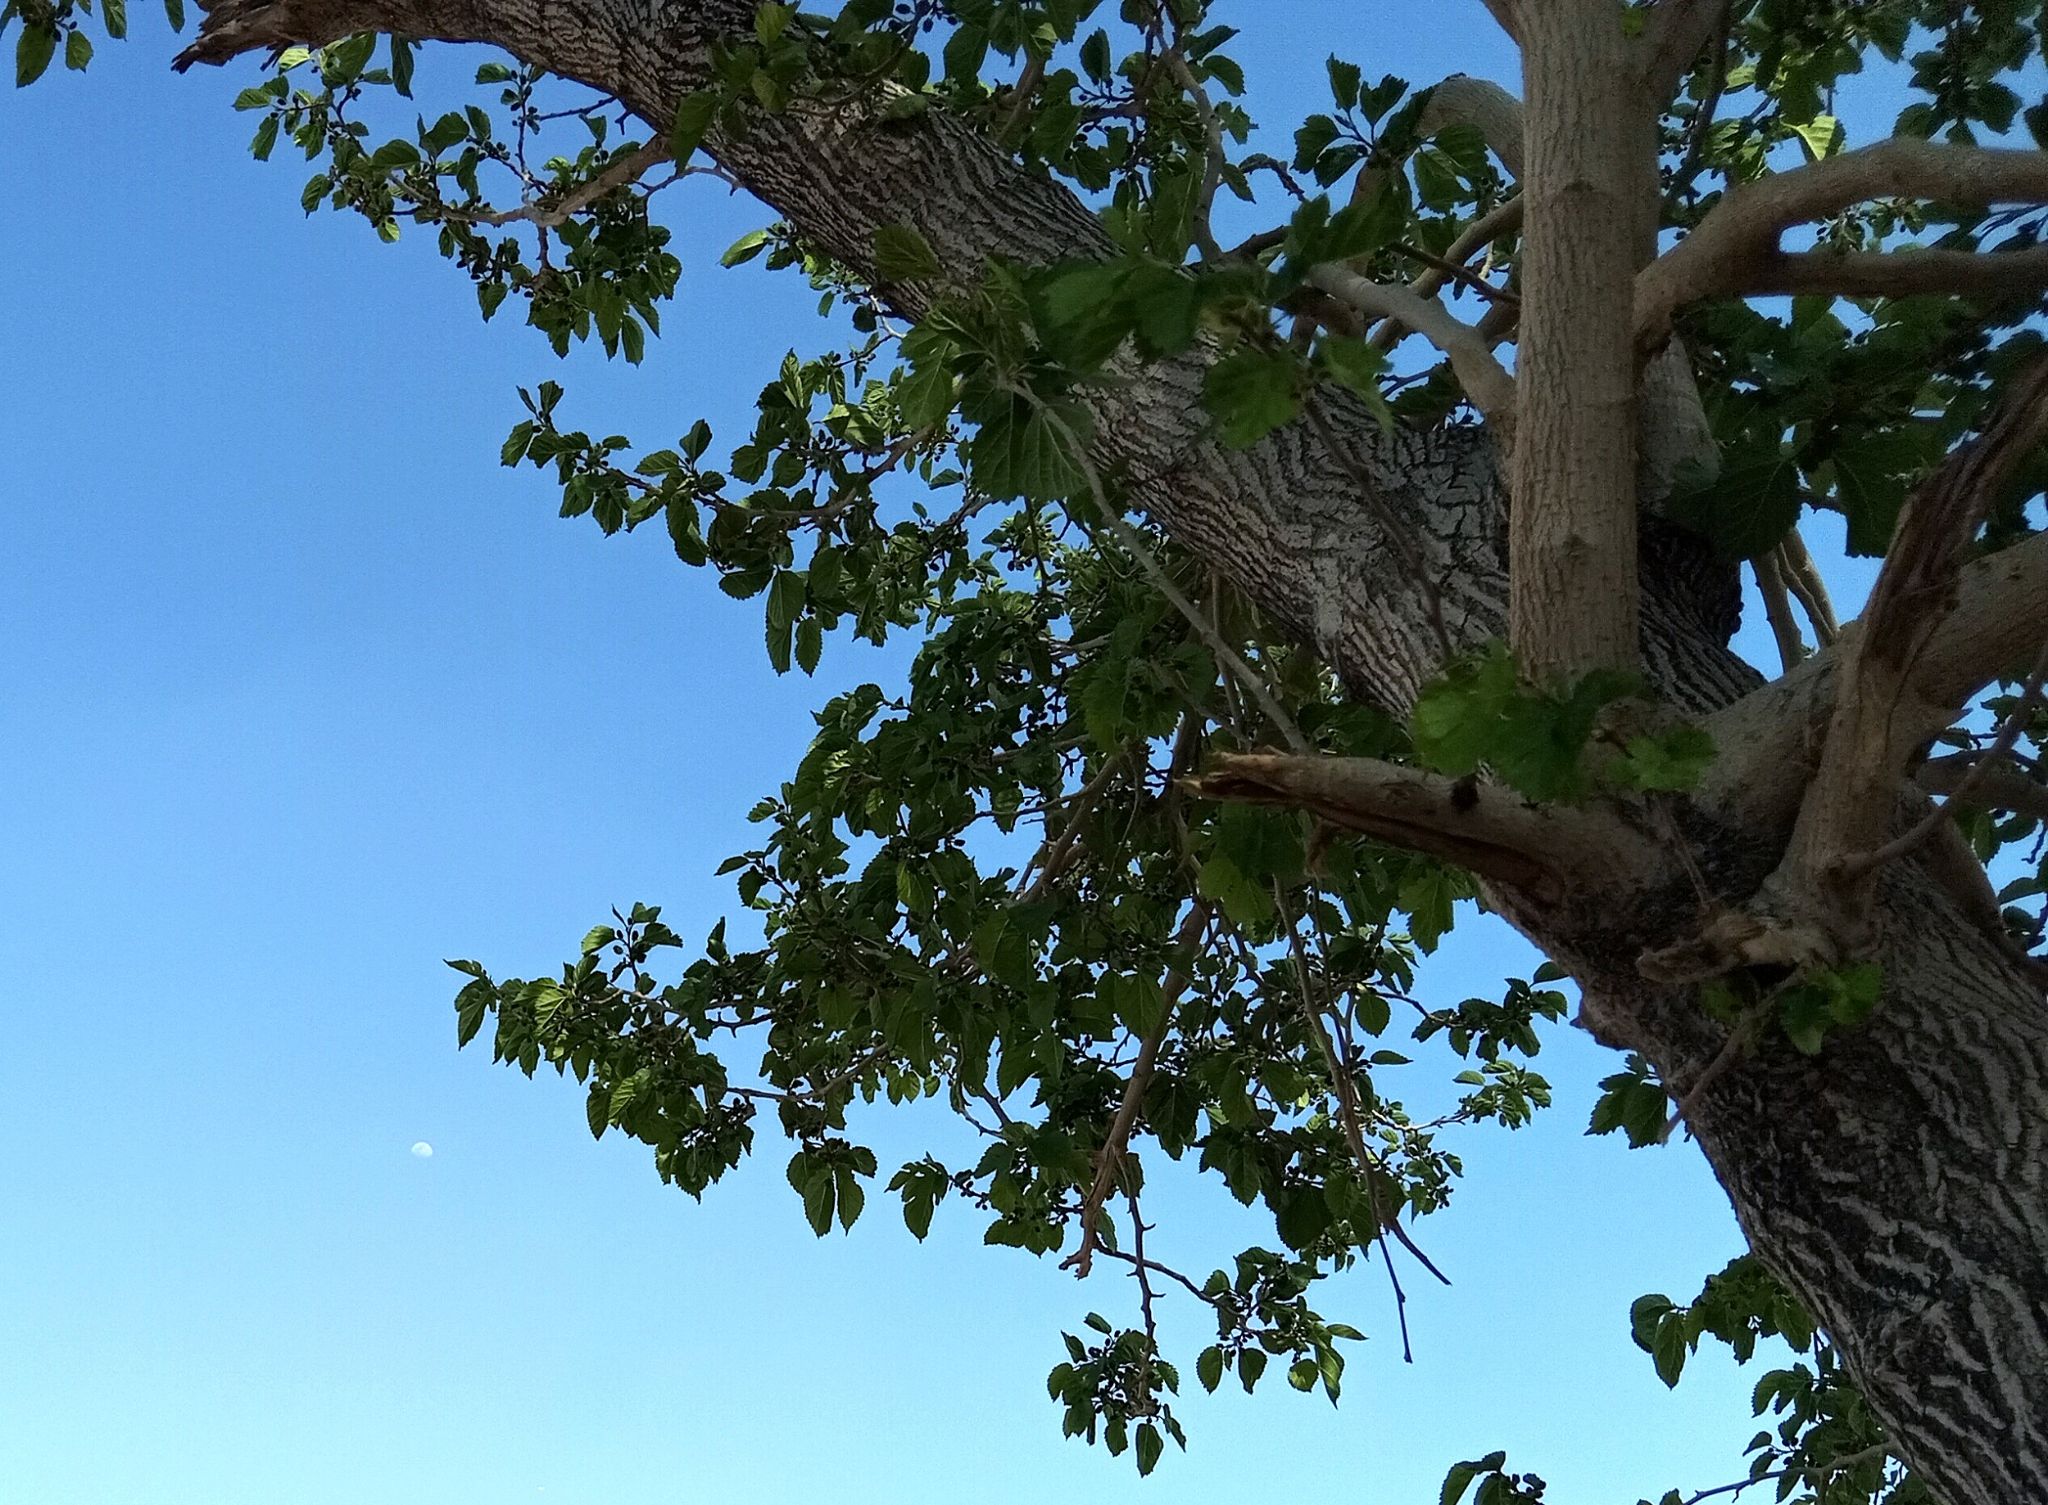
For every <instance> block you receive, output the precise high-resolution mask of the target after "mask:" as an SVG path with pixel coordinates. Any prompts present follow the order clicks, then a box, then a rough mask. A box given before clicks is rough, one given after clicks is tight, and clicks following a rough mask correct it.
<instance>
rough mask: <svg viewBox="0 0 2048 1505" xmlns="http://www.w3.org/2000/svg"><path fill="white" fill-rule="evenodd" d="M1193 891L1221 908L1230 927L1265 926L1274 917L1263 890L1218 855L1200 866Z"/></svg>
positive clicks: (1238, 868) (1234, 865) (1232, 864)
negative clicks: (1198, 891)
mask: <svg viewBox="0 0 2048 1505" xmlns="http://www.w3.org/2000/svg"><path fill="white" fill-rule="evenodd" d="M1196 887H1197V888H1198V889H1199V890H1200V891H1201V892H1202V894H1203V895H1204V896H1206V897H1208V898H1211V899H1214V900H1215V901H1216V902H1217V903H1218V904H1221V905H1222V906H1223V912H1224V913H1225V914H1226V915H1228V916H1229V917H1230V920H1231V923H1232V924H1234V925H1238V926H1240V927H1247V926H1249V927H1256V926H1262V925H1264V924H1265V923H1266V922H1267V921H1268V920H1270V919H1271V918H1272V917H1273V901H1272V900H1271V899H1270V898H1269V897H1267V894H1266V890H1265V889H1264V888H1262V887H1261V886H1260V885H1259V884H1257V883H1255V882H1254V881H1253V880H1252V879H1251V878H1249V877H1247V876H1246V874H1245V872H1244V870H1243V869H1242V868H1240V867H1239V866H1238V865H1237V864H1236V863H1235V862H1232V861H1231V860H1230V859H1229V858H1228V857H1225V856H1223V855H1221V854H1220V853H1219V854H1218V855H1216V856H1214V857H1211V858H1210V859H1209V860H1208V861H1207V862H1205V863H1203V864H1202V870H1201V872H1200V873H1199V874H1198V875H1197V878H1196Z"/></svg>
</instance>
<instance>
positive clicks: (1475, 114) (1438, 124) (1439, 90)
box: [1415, 73, 1523, 179]
mask: <svg viewBox="0 0 2048 1505" xmlns="http://www.w3.org/2000/svg"><path fill="white" fill-rule="evenodd" d="M1450 125H1469V126H1471V127H1473V128H1474V129H1475V130H1477V131H1478V132H1479V134H1480V136H1481V137H1482V138H1483V139H1484V140H1485V142H1486V147H1487V150H1488V151H1490V152H1492V153H1493V154H1494V155H1495V156H1496V157H1498V158H1500V161H1501V165H1502V166H1503V167H1505V168H1506V169H1507V170H1508V176H1509V177H1511V178H1516V179H1519V178H1520V177H1521V176H1522V150H1523V148H1522V102H1521V101H1520V100H1519V99H1517V98H1515V96H1514V95H1512V94H1510V93H1509V92H1508V91H1507V90H1506V89H1503V88H1502V87H1501V86H1500V85H1499V84H1497V83H1494V82H1493V81H1492V80H1491V79H1484V78H1474V77H1472V76H1471V75H1470V74H1467V73H1453V74H1452V75H1451V76H1450V77H1449V78H1447V79H1445V80H1444V81H1443V82H1442V83H1440V84H1438V85H1436V87H1434V88H1433V89H1431V90H1430V91H1429V102H1428V103H1427V104H1425V105H1424V106H1423V107H1422V114H1421V116H1420V117H1419V118H1418V119H1417V120H1416V122H1415V135H1416V139H1417V140H1419V141H1427V140H1428V139H1429V138H1430V137H1432V136H1434V135H1435V134H1436V133H1437V132H1438V131H1441V130H1442V129H1443V128H1444V127H1445V126H1450Z"/></svg>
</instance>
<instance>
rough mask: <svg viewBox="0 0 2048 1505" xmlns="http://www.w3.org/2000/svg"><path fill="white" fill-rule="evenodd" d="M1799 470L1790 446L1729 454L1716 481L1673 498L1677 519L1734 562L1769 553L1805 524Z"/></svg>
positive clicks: (1683, 487)
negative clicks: (1797, 524) (1795, 527)
mask: <svg viewBox="0 0 2048 1505" xmlns="http://www.w3.org/2000/svg"><path fill="white" fill-rule="evenodd" d="M1800 501H1801V497H1800V489H1799V467H1798V465H1797V463H1796V462H1795V461H1794V459H1793V455H1792V451H1791V450H1790V449H1787V448H1785V447H1784V446H1782V445H1780V446H1773V447H1768V448H1755V449H1750V450H1748V451H1745V452H1742V453H1738V454H1735V455H1731V456H1729V457H1728V458H1727V459H1726V460H1724V461H1723V462H1722V465H1721V472H1720V474H1719V475H1717V476H1716V477H1714V479H1713V480H1711V481H1707V482H1704V483H1700V482H1695V483H1694V484H1692V485H1690V486H1687V485H1681V486H1680V487H1679V488H1678V489H1676V490H1674V491H1673V492H1672V494H1671V500H1670V508H1671V514H1672V516H1673V517H1675V518H1677V519H1678V520H1679V521H1680V522H1682V523H1685V524H1686V525H1688V526H1689V527H1692V528H1694V529H1696V530H1697V531H1699V532H1701V533H1704V534H1705V535H1706V536H1707V537H1708V538H1709V539H1711V540H1712V541H1713V543H1714V546H1715V548H1716V549H1718V550H1719V551H1720V552H1721V554H1722V555H1723V556H1724V557H1726V558H1728V559H1749V558H1753V557H1755V556H1756V555H1758V554H1766V553H1769V552H1770V551H1771V550H1772V549H1774V548H1776V547H1777V546H1778V543H1779V541H1780V540H1781V539H1783V538H1784V536H1785V535H1786V534H1787V533H1789V532H1790V531H1791V530H1792V525H1793V524H1794V523H1795V522H1797V521H1798V520H1799V506H1800Z"/></svg>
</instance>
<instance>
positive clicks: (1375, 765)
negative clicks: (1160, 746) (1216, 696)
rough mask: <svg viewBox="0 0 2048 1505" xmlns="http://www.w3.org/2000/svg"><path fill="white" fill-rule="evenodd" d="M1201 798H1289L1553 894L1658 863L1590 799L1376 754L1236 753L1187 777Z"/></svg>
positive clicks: (1350, 825) (1344, 823)
mask: <svg viewBox="0 0 2048 1505" xmlns="http://www.w3.org/2000/svg"><path fill="white" fill-rule="evenodd" d="M1186 787H1187V788H1188V790H1189V792H1190V793H1192V794H1195V795H1197V796H1198V797H1200V798H1203V799H1214V800H1227V801H1235V802H1239V803H1247V804H1260V805H1284V806H1287V807H1289V808H1292V809H1297V810H1305V811H1308V812H1309V813H1310V814H1312V815H1314V816H1316V817H1317V818H1318V819H1319V820H1321V821H1323V822H1325V823H1326V824H1328V825H1331V826H1335V827H1337V828H1338V829H1340V830H1345V831H1357V832H1359V833H1361V834H1363V835H1366V836H1370V837H1372V838H1373V839H1374V840H1376V841H1383V842H1386V843H1387V844H1388V845H1390V846H1397V847H1402V848H1405V849H1406V850H1408V851H1412V852H1424V853H1427V854H1428V855H1430V856H1432V857H1439V858H1442V859H1443V860H1444V861H1446V862H1450V863H1453V864H1455V865H1456V866H1458V867H1462V868H1466V869H1469V870H1470V871H1472V872H1474V873H1477V874H1478V875H1479V876H1481V877H1483V878H1492V879H1496V880H1498V881H1500V882H1503V883H1507V884H1510V885H1512V886H1514V887H1515V888H1516V889H1517V890H1519V891H1521V892H1523V893H1527V894H1529V895H1531V896H1533V897H1535V898H1536V899H1538V900H1540V901H1543V902H1549V903H1555V902H1557V901H1559V900H1561V899H1563V898H1564V897H1565V896H1566V895H1567V894H1568V893H1570V892H1572V891H1573V890H1574V888H1575V887H1578V888H1581V889H1582V888H1583V887H1584V885H1586V884H1587V883H1589V882H1592V881H1595V880H1594V879H1593V878H1592V877H1591V876H1589V875H1598V881H1602V882H1613V883H1616V884H1621V885H1626V884H1627V883H1629V882H1631V881H1633V880H1634V879H1635V878H1638V877H1640V876H1641V875H1643V874H1647V873H1651V872H1654V871H1656V870H1657V868H1658V863H1659V857H1658V854H1657V851H1656V849H1655V848H1654V847H1653V846H1652V845H1651V844H1650V843H1649V842H1648V841H1647V840H1646V839H1645V838H1643V837H1642V836H1641V835H1639V834H1638V833H1637V832H1636V831H1635V830H1634V829H1633V828H1631V827H1629V826H1627V825H1624V824H1623V823H1622V822H1621V821H1619V820H1618V819H1616V818H1614V817H1613V816H1611V815H1608V814H1606V813H1604V812H1601V811H1598V810H1595V809H1592V808H1590V807H1589V808H1584V809H1581V808H1576V807H1570V806H1550V805H1533V804H1530V803H1529V802H1528V801H1526V800H1524V799H1523V798H1522V797H1521V796H1519V795H1517V794H1515V793H1513V792H1512V791H1510V790H1507V789H1503V788H1501V787H1499V786H1498V785H1493V784H1482V783H1478V782H1476V781H1473V780H1469V779H1466V780H1460V779H1449V778H1445V777H1443V776H1442V775H1440V774H1433V773H1428V772H1425V771H1424V770H1422V769H1417V768H1407V767H1403V766H1401V765H1399V764H1394V763H1384V762H1381V761H1379V760H1378V759H1375V758H1320V757H1298V756H1295V755H1293V754H1289V753H1264V752H1260V753H1237V754H1229V755H1223V756H1219V757H1217V758H1215V759H1213V760H1212V761H1211V762H1210V764H1209V766H1208V768H1207V769H1205V770H1204V771H1203V772H1202V773H1201V774H1200V775H1198V776H1197V777H1195V778H1193V779H1190V780H1188V781H1186Z"/></svg>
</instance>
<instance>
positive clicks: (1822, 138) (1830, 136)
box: [1792, 115, 1843, 162]
mask: <svg viewBox="0 0 2048 1505" xmlns="http://www.w3.org/2000/svg"><path fill="white" fill-rule="evenodd" d="M1792 134H1793V135H1795V136H1797V137H1798V138H1799V141H1800V144H1801V145H1802V146H1804V147H1805V148H1806V154H1807V156H1808V158H1809V159H1811V160H1813V161H1816V162H1817V161H1819V160H1820V159H1821V158H1822V157H1832V156H1833V155H1834V154H1835V153H1836V152H1838V151H1840V150H1841V149H1842V139H1843V131H1842V122H1841V121H1839V120H1837V119H1836V118H1835V117H1834V116H1832V115H1816V116H1814V117H1813V119H1811V120H1809V121H1807V122H1806V123H1805V124H1804V125H1794V126H1793V127H1792Z"/></svg>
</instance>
